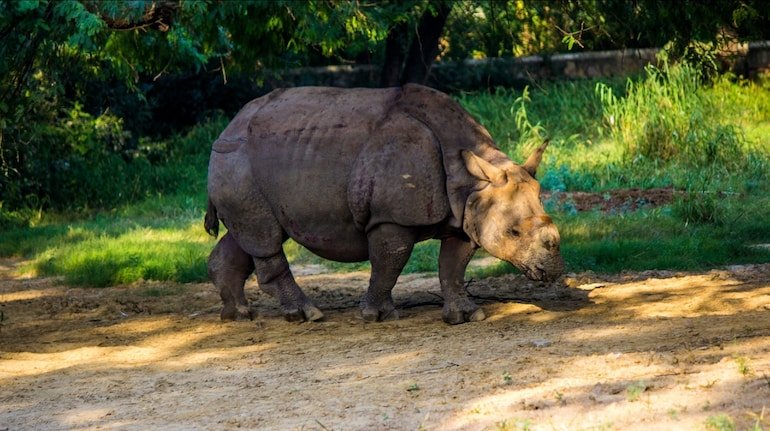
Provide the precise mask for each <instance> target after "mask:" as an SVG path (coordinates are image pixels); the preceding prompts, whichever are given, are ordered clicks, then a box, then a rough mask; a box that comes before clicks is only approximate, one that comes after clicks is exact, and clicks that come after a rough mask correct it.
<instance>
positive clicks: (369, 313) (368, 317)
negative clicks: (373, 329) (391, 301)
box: [361, 308, 398, 322]
mask: <svg viewBox="0 0 770 431" xmlns="http://www.w3.org/2000/svg"><path fill="white" fill-rule="evenodd" d="M361 317H362V318H363V319H364V320H365V321H367V322H386V321H388V320H398V310H396V309H395V308H392V309H389V310H377V309H374V308H364V309H362V310H361Z"/></svg>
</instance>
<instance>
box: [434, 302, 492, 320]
mask: <svg viewBox="0 0 770 431" xmlns="http://www.w3.org/2000/svg"><path fill="white" fill-rule="evenodd" d="M469 303H470V306H465V307H463V308H453V307H447V306H446V305H445V306H444V310H443V312H442V313H441V318H442V320H444V322H446V323H448V324H450V325H457V324H460V323H465V322H480V321H482V320H484V319H486V318H487V316H486V314H484V310H482V309H481V308H479V306H478V305H476V304H473V303H472V302H470V301H469Z"/></svg>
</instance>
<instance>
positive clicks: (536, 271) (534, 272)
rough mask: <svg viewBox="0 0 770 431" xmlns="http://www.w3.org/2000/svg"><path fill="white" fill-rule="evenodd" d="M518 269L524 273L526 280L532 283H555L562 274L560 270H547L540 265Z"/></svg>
mask: <svg viewBox="0 0 770 431" xmlns="http://www.w3.org/2000/svg"><path fill="white" fill-rule="evenodd" d="M519 269H521V270H522V272H524V275H525V276H527V278H529V279H530V280H534V281H547V282H551V281H556V280H558V279H559V277H561V274H562V271H561V270H560V269H547V268H545V267H543V266H540V265H536V266H531V267H525V268H519Z"/></svg>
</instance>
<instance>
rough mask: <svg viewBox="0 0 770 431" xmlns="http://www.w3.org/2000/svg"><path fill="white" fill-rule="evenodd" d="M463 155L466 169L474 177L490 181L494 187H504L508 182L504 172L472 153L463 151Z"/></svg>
mask: <svg viewBox="0 0 770 431" xmlns="http://www.w3.org/2000/svg"><path fill="white" fill-rule="evenodd" d="M462 155H463V160H464V161H465V169H467V170H468V172H470V174H471V175H473V176H474V177H476V178H478V179H480V180H482V181H489V182H490V183H492V185H493V186H502V185H504V184H505V183H506V182H507V181H508V178H507V177H506V175H505V171H504V170H502V169H500V168H498V167H497V166H495V165H493V164H491V163H489V162H488V161H486V160H484V159H482V158H481V157H479V156H477V155H475V154H473V152H472V151H468V150H463V152H462Z"/></svg>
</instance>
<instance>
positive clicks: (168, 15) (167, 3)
mask: <svg viewBox="0 0 770 431" xmlns="http://www.w3.org/2000/svg"><path fill="white" fill-rule="evenodd" d="M84 4H85V6H86V9H88V10H89V11H90V12H91V13H93V14H96V15H99V17H100V18H101V19H102V20H103V21H104V23H105V24H107V27H108V28H110V29H111V30H116V31H131V30H139V29H145V28H152V29H154V30H158V31H161V32H166V31H168V30H169V29H170V28H171V23H172V22H173V21H174V16H175V15H176V11H177V10H178V9H179V2H178V1H175V0H158V1H154V2H152V3H150V7H149V8H147V10H146V11H145V13H144V15H142V16H141V17H140V18H139V19H138V20H130V19H128V18H123V17H112V16H109V15H106V14H105V13H103V12H102V11H101V10H99V3H98V2H95V1H89V2H86V3H84Z"/></svg>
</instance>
